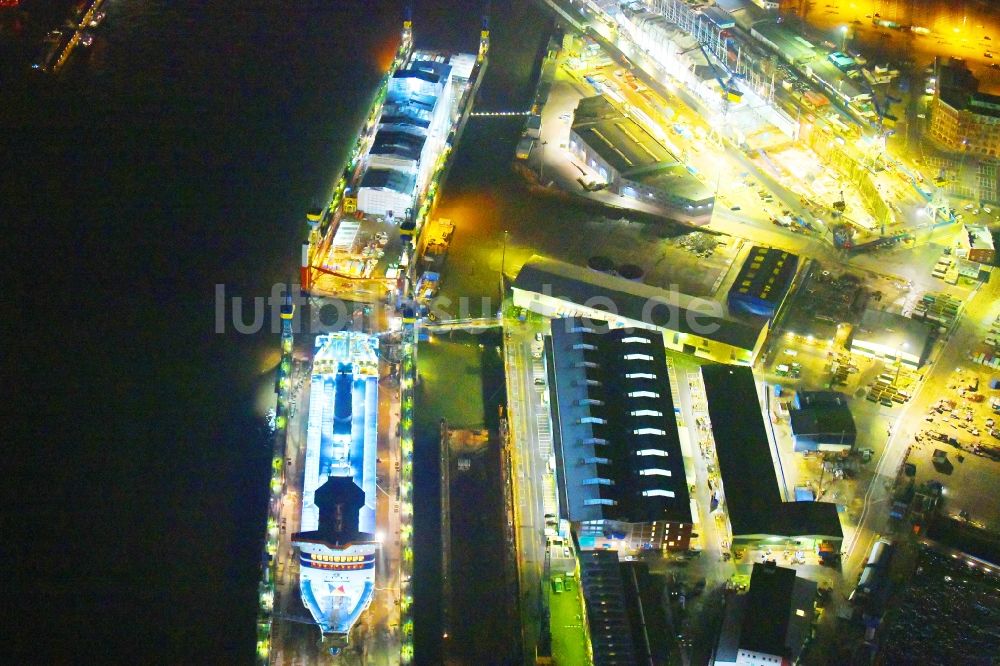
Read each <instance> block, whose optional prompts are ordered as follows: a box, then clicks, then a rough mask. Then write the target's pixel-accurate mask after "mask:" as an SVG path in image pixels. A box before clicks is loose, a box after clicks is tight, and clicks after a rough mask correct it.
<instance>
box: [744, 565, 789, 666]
mask: <svg viewBox="0 0 1000 666" xmlns="http://www.w3.org/2000/svg"><path fill="white" fill-rule="evenodd" d="M794 588H795V570H794V569H786V568H784V567H778V566H773V565H767V564H754V565H753V572H752V573H751V574H750V591H749V592H747V605H746V609H747V612H746V614H744V616H743V626H742V627H741V629H740V649H743V650H752V651H753V652H763V653H764V654H774V655H780V656H783V657H784V656H788V654H787V650H788V649H787V647H786V646H785V642H786V641H785V637H786V635H787V633H788V620H789V617H788V609H789V607H790V606H791V603H792V591H793V590H794Z"/></svg>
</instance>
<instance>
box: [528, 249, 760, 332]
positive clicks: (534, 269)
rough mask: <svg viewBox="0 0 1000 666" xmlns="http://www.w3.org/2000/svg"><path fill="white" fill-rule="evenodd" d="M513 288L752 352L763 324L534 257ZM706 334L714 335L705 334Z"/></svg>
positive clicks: (695, 300) (703, 301) (687, 298)
mask: <svg viewBox="0 0 1000 666" xmlns="http://www.w3.org/2000/svg"><path fill="white" fill-rule="evenodd" d="M513 286H514V288H515V289H521V290H524V291H530V292H534V293H539V294H551V295H553V296H554V297H556V298H561V299H564V300H568V301H570V302H572V303H576V304H578V305H583V304H584V303H587V302H588V301H590V302H593V303H597V304H598V306H595V307H598V309H600V308H599V304H600V303H602V302H607V301H610V302H612V303H614V304H615V309H616V311H617V313H618V314H619V315H620V316H622V317H627V318H629V319H632V320H634V321H640V322H645V323H646V324H647V325H650V326H657V327H660V328H665V329H668V330H673V331H679V332H681V333H685V334H690V335H698V336H700V337H703V338H707V339H709V340H714V341H716V342H722V343H726V344H729V345H732V346H734V347H737V348H740V349H747V350H752V349H754V347H755V346H756V344H757V339H758V338H759V337H760V333H761V329H762V328H763V325H764V324H763V323H759V324H744V323H741V322H737V321H733V320H731V319H726V318H724V317H723V316H722V307H721V305H719V304H718V303H716V302H714V301H710V300H708V299H700V298H693V297H691V296H686V295H684V294H678V293H676V292H668V291H666V290H663V289H659V288H657V287H651V286H649V285H645V284H642V283H638V282H633V281H631V280H626V279H624V278H620V277H616V276H613V275H607V274H606V273H600V272H598V271H593V270H590V269H589V268H584V267H582V266H576V265H574V264H568V263H566V262H563V261H556V260H554V259H546V258H543V257H540V256H538V255H535V256H533V257H531V258H530V259H529V260H528V261H527V262H526V263H525V264H524V266H522V267H521V271H520V272H519V273H518V274H517V277H516V278H515V279H514V285H513ZM604 299H606V301H605V300H604ZM696 329H697V330H696ZM709 330H712V331H713V332H711V333H709V332H707V331H709Z"/></svg>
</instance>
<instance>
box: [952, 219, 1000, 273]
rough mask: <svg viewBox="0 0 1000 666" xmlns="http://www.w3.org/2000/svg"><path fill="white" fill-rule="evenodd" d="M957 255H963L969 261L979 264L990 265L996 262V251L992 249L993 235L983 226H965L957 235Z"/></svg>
mask: <svg viewBox="0 0 1000 666" xmlns="http://www.w3.org/2000/svg"><path fill="white" fill-rule="evenodd" d="M958 242H959V253H964V254H965V258H966V259H968V260H969V261H975V262H976V263H980V264H990V265H992V264H993V262H994V261H995V260H996V249H995V248H994V247H993V234H992V233H990V228H989V227H987V226H986V225H985V224H976V225H972V224H966V225H964V226H963V228H962V233H961V234H959V238H958Z"/></svg>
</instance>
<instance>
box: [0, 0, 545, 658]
mask: <svg viewBox="0 0 1000 666" xmlns="http://www.w3.org/2000/svg"><path fill="white" fill-rule="evenodd" d="M25 4H28V3H25ZM107 7H108V15H107V19H106V22H105V23H104V25H102V27H101V28H100V30H99V31H98V33H97V39H96V41H95V43H94V45H93V46H92V47H91V50H90V52H89V53H87V54H84V55H82V56H79V57H77V56H75V57H74V60H73V61H72V62H71V64H70V66H69V67H67V69H66V70H64V71H63V73H62V74H61V75H60V76H59V77H58V78H56V79H55V80H45V79H29V80H28V81H26V82H25V81H16V82H15V83H14V84H12V85H10V86H6V87H5V88H3V89H0V154H3V156H4V157H5V158H7V159H6V160H5V162H6V163H7V164H8V165H9V166H8V167H6V168H5V170H4V176H3V178H2V179H0V195H2V196H0V200H2V202H0V211H2V212H3V214H2V215H0V219H3V220H4V221H5V232H6V238H5V241H6V242H5V247H7V249H8V252H9V256H10V260H9V261H8V262H7V263H6V267H7V268H8V269H9V270H8V271H5V274H9V275H10V277H11V278H12V279H11V280H10V281H9V282H8V286H7V289H5V294H6V296H7V298H5V299H4V300H5V302H7V304H8V305H10V306H11V316H10V317H8V321H9V322H10V324H11V325H10V326H9V330H10V331H11V332H12V333H13V336H12V337H14V338H15V339H14V341H13V343H12V344H11V345H9V346H8V348H7V350H6V352H7V353H6V354H5V355H4V356H5V359H6V360H7V361H8V363H9V364H10V366H11V372H10V373H9V374H8V376H9V378H10V379H9V380H8V388H9V389H12V392H13V393H14V394H15V397H16V398H18V399H16V400H15V401H14V402H13V403H8V404H11V405H12V406H15V405H16V408H14V409H11V410H9V416H8V419H7V420H8V427H9V428H11V429H12V430H13V432H14V435H15V436H14V437H13V438H11V440H12V441H13V442H15V443H16V449H15V450H14V451H13V452H10V454H9V456H8V459H9V462H12V463H13V467H14V474H13V481H14V483H13V484H6V485H7V487H6V488H5V490H7V494H8V495H9V497H6V496H5V499H6V500H7V501H6V502H5V507H4V508H5V509H6V511H5V513H4V516H5V521H4V537H5V538H4V540H5V542H6V543H5V545H4V548H5V552H9V553H10V554H11V555H12V558H13V563H14V567H13V579H14V589H13V590H9V591H8V595H9V596H10V597H11V598H12V599H13V600H15V602H16V604H17V605H19V606H20V607H21V610H20V611H19V614H18V620H17V625H16V626H20V627H22V628H23V631H21V632H18V633H19V638H20V639H21V640H18V641H14V642H8V645H7V647H8V651H9V653H13V655H16V656H20V657H23V658H22V659H20V660H18V661H21V662H22V663H46V659H45V657H47V656H49V655H50V653H51V655H53V656H59V657H62V658H63V660H65V659H66V658H67V657H75V658H77V659H86V658H89V657H93V658H96V659H98V661H101V662H103V663H249V661H250V660H251V659H252V653H253V647H254V615H255V605H256V583H257V575H258V566H257V564H258V560H259V547H260V542H261V538H262V534H261V528H262V523H263V519H264V509H265V502H266V485H267V477H268V473H269V469H268V468H269V465H268V462H269V457H270V456H269V453H268V449H267V447H266V446H265V438H264V435H263V432H262V428H261V426H262V421H263V419H262V416H261V415H262V411H263V410H262V407H261V405H262V404H264V401H262V400H261V396H265V397H266V396H267V388H268V387H267V382H268V377H269V375H268V373H269V371H270V370H271V369H272V368H273V365H274V363H275V362H276V360H277V355H276V349H277V344H278V340H277V337H276V336H275V335H272V334H271V333H270V332H269V331H266V330H265V331H263V332H261V333H259V334H256V335H250V334H239V333H237V332H235V331H234V330H231V328H232V327H231V326H226V327H225V328H226V330H224V331H222V332H218V331H217V330H216V328H217V324H216V319H217V317H216V315H217V309H218V306H219V304H218V303H217V302H216V285H224V286H225V290H226V293H227V294H228V295H229V296H243V297H254V296H267V295H268V294H269V293H270V290H271V286H272V284H273V283H275V282H278V281H282V280H285V279H286V278H287V277H288V276H289V275H290V274H292V272H293V271H294V270H295V267H296V265H297V264H296V260H297V252H298V244H299V243H300V242H301V240H302V238H303V236H304V232H305V220H304V212H305V210H306V209H307V208H308V207H310V206H311V205H316V204H319V203H322V202H323V201H325V199H326V197H327V195H328V193H329V191H330V188H331V187H332V184H333V182H334V181H335V175H336V174H337V173H338V172H339V171H340V169H341V167H342V165H343V162H344V159H345V156H346V153H347V151H348V150H349V148H350V146H351V144H352V142H353V139H354V135H355V133H356V131H357V129H358V128H359V126H360V124H361V121H362V117H363V115H364V113H365V111H366V110H367V107H368V104H369V102H370V100H371V97H372V95H373V93H374V90H375V86H376V84H377V81H378V78H379V76H380V75H381V73H382V72H383V71H384V68H385V67H386V66H387V64H388V62H389V60H390V59H391V55H392V53H393V50H394V48H395V45H396V40H397V38H398V29H399V25H400V20H401V15H402V3H401V2H398V1H396V0H337V1H336V2H332V1H328V0H297V1H294V2H293V1H290V0H269V1H266V2H265V1H263V0H245V1H243V2H232V1H225V0H220V1H218V2H203V1H200V0H170V1H169V2H168V1H166V0H128V1H126V0H108V3H107ZM493 14H494V36H495V49H494V53H495V58H494V61H493V63H492V64H491V67H490V71H489V77H488V79H487V82H486V85H484V87H483V90H482V100H483V104H484V105H487V106H494V107H508V106H514V107H515V108H517V107H520V106H523V105H524V104H525V103H526V101H527V100H529V99H530V96H531V76H532V68H533V64H534V62H535V56H536V53H537V48H538V45H539V43H540V41H539V40H540V39H541V35H543V34H544V32H545V30H546V25H547V24H546V22H545V21H544V20H543V18H544V16H545V15H544V14H543V13H542V11H541V10H540V9H539V8H538V7H537V6H536V5H534V4H532V3H531V2H529V1H528V0H512V1H511V2H493ZM480 15H481V5H480V4H479V3H478V2H462V1H461V0H446V1H435V2H431V1H430V0H423V1H422V2H421V1H419V0H418V1H417V2H415V3H414V17H415V33H416V39H417V43H418V46H428V47H440V48H452V49H456V50H457V49H462V50H474V49H475V48H476V46H477V43H478V32H479V23H480ZM481 131H482V130H481ZM505 131H513V132H514V135H515V136H516V133H517V130H516V128H513V130H511V128H509V127H508V128H507V130H505ZM468 137H470V138H469V140H470V141H474V140H475V138H476V133H475V132H470V133H469V135H468ZM510 146H511V149H512V146H513V143H511V144H510ZM467 149H469V148H467V147H465V146H463V147H462V150H467ZM493 159H495V161H496V162H497V163H499V162H501V161H502V162H503V163H506V162H508V161H509V159H510V154H508V153H502V152H501V153H497V154H496V155H495V157H494V158H493ZM466 163H467V164H468V163H470V162H469V161H468V160H466ZM451 179H452V180H454V181H455V182H456V183H458V184H459V185H460V186H461V187H462V188H463V190H464V191H469V190H470V189H472V188H482V187H486V188H487V189H488V188H489V184H487V185H485V186H484V185H483V179H482V178H478V177H477V174H476V173H473V172H471V171H469V170H468V169H466V170H464V171H463V170H459V169H456V170H454V171H453V172H452V176H451ZM449 186H450V184H449ZM22 377H23V379H21V378H22ZM15 378H16V379H15ZM435 468H436V463H435ZM418 492H420V491H419V489H418ZM424 552H425V554H426V549H425V551H424ZM417 564H418V568H419V565H420V562H419V561H418V563H417ZM24 659H27V661H25V660H24Z"/></svg>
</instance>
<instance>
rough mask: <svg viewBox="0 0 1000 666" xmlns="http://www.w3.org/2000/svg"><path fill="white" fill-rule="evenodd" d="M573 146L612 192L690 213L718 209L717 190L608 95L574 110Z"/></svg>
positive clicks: (596, 98)
mask: <svg viewBox="0 0 1000 666" xmlns="http://www.w3.org/2000/svg"><path fill="white" fill-rule="evenodd" d="M569 149H570V152H572V153H573V155H575V156H576V157H577V158H578V159H580V160H581V161H583V162H584V163H586V164H587V166H589V167H590V168H591V169H593V170H594V171H596V172H597V173H598V174H600V177H601V179H602V180H604V181H605V182H606V183H608V190H609V191H611V192H614V193H616V194H621V195H623V196H626V197H630V198H633V199H641V200H643V201H647V200H650V199H652V200H655V201H658V202H660V203H662V204H666V205H668V206H673V207H675V208H679V209H682V210H684V211H685V212H686V213H688V214H689V215H695V216H697V215H707V214H709V213H710V212H711V210H712V205H713V202H714V201H715V194H714V192H713V191H712V190H710V189H709V188H708V187H707V186H706V185H705V184H704V183H702V182H701V181H700V180H698V179H697V178H695V177H694V176H693V175H692V174H691V173H690V172H689V171H688V170H687V168H685V166H684V165H683V163H681V162H680V161H679V160H678V159H677V157H675V156H674V155H672V154H671V153H670V151H669V150H667V148H666V147H665V146H664V145H663V143H662V142H661V141H659V140H658V139H657V138H656V137H654V136H653V135H652V134H650V133H649V131H647V130H646V128H645V127H643V126H642V125H640V124H639V123H637V122H636V121H635V120H634V119H632V118H631V117H629V116H627V115H625V114H624V113H622V112H621V111H619V110H618V109H617V108H615V106H614V105H612V104H611V102H610V101H609V100H608V98H607V97H605V96H603V95H599V96H596V97H587V98H584V99H582V100H580V103H579V105H578V106H577V108H576V111H575V112H574V114H573V125H572V127H571V128H570V134H569Z"/></svg>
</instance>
